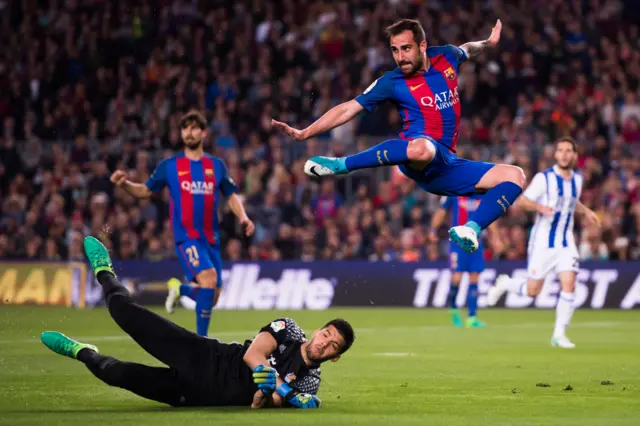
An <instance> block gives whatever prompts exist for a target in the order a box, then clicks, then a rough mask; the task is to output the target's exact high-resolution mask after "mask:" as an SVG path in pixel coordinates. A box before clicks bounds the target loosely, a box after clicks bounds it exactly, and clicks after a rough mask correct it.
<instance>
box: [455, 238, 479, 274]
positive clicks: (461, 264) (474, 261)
mask: <svg viewBox="0 0 640 426" xmlns="http://www.w3.org/2000/svg"><path fill="white" fill-rule="evenodd" d="M483 251H484V250H483V247H482V244H481V245H480V246H479V247H478V250H476V251H474V252H473V253H467V252H466V251H464V250H462V248H460V247H459V246H457V245H456V244H451V247H450V248H449V268H451V271H452V272H478V273H480V272H482V271H484V257H483V255H482V252H483Z"/></svg>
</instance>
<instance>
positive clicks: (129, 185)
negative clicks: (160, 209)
mask: <svg viewBox="0 0 640 426" xmlns="http://www.w3.org/2000/svg"><path fill="white" fill-rule="evenodd" d="M111 182H112V183H114V184H115V185H116V186H119V187H120V188H122V189H124V190H125V191H126V192H127V194H129V195H131V196H132V197H135V198H148V197H150V196H151V194H152V192H151V190H150V189H149V188H148V187H147V186H146V185H144V184H142V183H136V182H131V181H130V180H128V179H127V173H126V172H124V171H122V170H116V171H115V172H113V174H112V175H111Z"/></svg>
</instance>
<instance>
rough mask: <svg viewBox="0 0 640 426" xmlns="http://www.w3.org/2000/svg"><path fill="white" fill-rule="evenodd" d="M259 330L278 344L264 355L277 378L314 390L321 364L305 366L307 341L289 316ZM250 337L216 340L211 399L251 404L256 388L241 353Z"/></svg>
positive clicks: (317, 384)
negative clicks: (236, 340)
mask: <svg viewBox="0 0 640 426" xmlns="http://www.w3.org/2000/svg"><path fill="white" fill-rule="evenodd" d="M260 332H267V333H269V334H271V335H272V336H273V338H274V339H276V342H277V344H278V347H277V348H276V350H275V351H274V352H273V353H272V354H271V356H270V357H269V358H268V359H267V360H268V361H269V364H270V365H271V366H272V367H273V368H275V369H276V370H277V371H278V374H279V375H280V378H281V379H282V380H283V381H284V382H285V383H288V384H289V386H291V387H292V388H294V389H296V390H298V391H300V392H304V393H312V394H315V393H317V392H318V388H319V387H320V367H319V366H312V367H307V366H306V364H305V363H304V359H303V358H302V354H301V352H300V346H301V345H302V344H303V343H304V342H306V340H307V339H306V337H305V335H304V331H302V329H301V328H300V327H298V325H297V324H296V323H295V321H294V320H292V319H290V318H279V319H276V320H274V321H272V322H271V323H269V324H267V325H265V326H264V327H262V329H260ZM251 342H252V340H246V341H245V343H244V345H240V344H239V343H230V344H227V343H217V345H216V353H215V354H214V356H215V363H216V366H215V367H216V368H215V370H216V374H215V376H216V377H215V379H214V380H215V384H214V389H213V391H214V395H213V396H214V400H215V402H216V404H217V405H250V404H251V401H252V399H253V395H254V393H255V392H256V391H257V390H258V389H257V387H256V385H255V384H254V383H253V379H252V376H251V375H252V371H251V369H250V368H249V367H248V366H247V365H246V364H245V363H244V361H243V360H242V357H243V356H244V354H245V352H246V351H247V349H248V348H249V346H250V345H251Z"/></svg>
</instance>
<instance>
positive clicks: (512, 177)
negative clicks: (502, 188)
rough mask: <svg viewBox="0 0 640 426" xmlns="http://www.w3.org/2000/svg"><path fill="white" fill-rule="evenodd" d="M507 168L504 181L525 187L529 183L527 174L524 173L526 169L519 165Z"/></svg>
mask: <svg viewBox="0 0 640 426" xmlns="http://www.w3.org/2000/svg"><path fill="white" fill-rule="evenodd" d="M506 167H507V169H506V170H505V173H504V182H512V183H515V184H516V185H518V186H519V187H520V188H524V186H525V184H526V183H527V176H526V175H525V174H524V170H522V168H520V167H518V166H506Z"/></svg>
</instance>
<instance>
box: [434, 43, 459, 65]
mask: <svg viewBox="0 0 640 426" xmlns="http://www.w3.org/2000/svg"><path fill="white" fill-rule="evenodd" d="M437 55H444V56H445V57H446V58H447V59H449V60H453V62H455V64H456V65H460V64H462V63H464V62H465V61H466V60H467V59H469V54H468V53H467V52H466V51H465V50H464V49H463V48H461V47H458V46H454V45H452V44H447V45H444V46H433V47H427V56H429V57H430V58H432V57H434V56H437Z"/></svg>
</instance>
